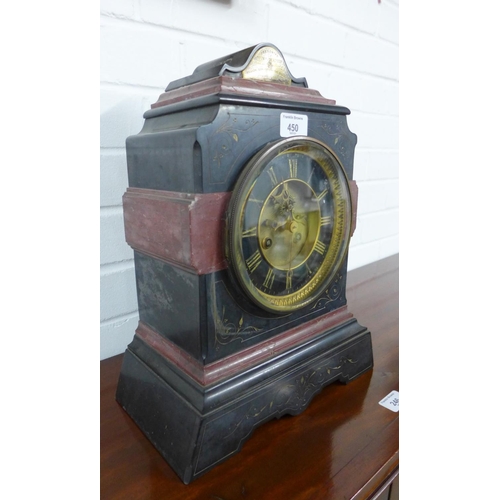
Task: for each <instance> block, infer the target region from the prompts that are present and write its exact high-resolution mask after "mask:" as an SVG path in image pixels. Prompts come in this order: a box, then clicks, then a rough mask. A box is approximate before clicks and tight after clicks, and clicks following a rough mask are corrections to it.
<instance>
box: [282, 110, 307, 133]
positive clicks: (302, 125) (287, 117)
mask: <svg viewBox="0 0 500 500" xmlns="http://www.w3.org/2000/svg"><path fill="white" fill-rule="evenodd" d="M280 135H281V137H292V136H294V135H307V115H297V114H295V113H281V115H280Z"/></svg>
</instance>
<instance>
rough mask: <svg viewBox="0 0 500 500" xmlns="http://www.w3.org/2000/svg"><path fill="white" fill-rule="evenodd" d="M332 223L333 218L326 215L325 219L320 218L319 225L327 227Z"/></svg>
mask: <svg viewBox="0 0 500 500" xmlns="http://www.w3.org/2000/svg"><path fill="white" fill-rule="evenodd" d="M332 222H333V218H332V216H331V215H328V216H327V217H321V220H320V223H319V225H320V226H328V225H329V224H331V223H332Z"/></svg>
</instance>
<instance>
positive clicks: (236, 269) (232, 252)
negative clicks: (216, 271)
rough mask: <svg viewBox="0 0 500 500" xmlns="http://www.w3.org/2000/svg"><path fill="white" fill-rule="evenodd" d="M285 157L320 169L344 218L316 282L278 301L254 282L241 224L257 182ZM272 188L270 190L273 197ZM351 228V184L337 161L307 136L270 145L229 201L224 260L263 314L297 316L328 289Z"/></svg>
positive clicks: (336, 225)
mask: <svg viewBox="0 0 500 500" xmlns="http://www.w3.org/2000/svg"><path fill="white" fill-rule="evenodd" d="M315 151H318V152H321V155H322V156H323V157H322V159H321V158H320V159H318V157H315V156H314V152H315ZM285 152H286V153H289V152H295V153H301V154H307V155H308V156H310V157H312V158H313V159H314V160H315V161H316V162H317V163H318V164H319V165H320V167H321V168H322V169H323V171H324V172H325V175H326V177H327V178H328V180H329V182H330V187H331V196H332V199H333V204H334V206H335V207H336V212H337V213H338V214H339V215H340V217H337V218H336V219H335V220H334V222H333V225H334V227H333V228H332V237H331V241H330V244H329V246H328V249H327V251H326V256H325V258H324V260H323V261H322V262H321V264H320V265H319V267H318V269H317V270H316V271H315V272H314V274H313V275H312V278H311V279H310V280H309V281H308V282H307V283H306V284H305V285H304V286H303V287H301V288H300V289H298V290H296V291H295V292H293V293H291V294H288V295H282V296H275V295H269V294H266V293H265V292H263V291H261V290H260V289H259V288H257V287H256V286H255V285H254V283H253V282H252V280H251V278H250V273H249V272H248V269H247V266H246V264H245V261H244V258H243V250H242V245H241V242H242V223H241V221H242V217H243V215H244V213H245V207H246V204H247V203H248V200H249V198H250V196H251V193H252V190H253V187H254V186H255V183H256V181H257V179H258V178H259V176H260V175H261V173H262V172H263V171H264V169H265V168H266V166H267V165H269V163H270V162H271V161H272V160H273V159H274V158H276V157H278V156H279V155H281V154H284V153H285ZM318 154H319V153H318ZM328 160H330V161H328ZM273 189H274V187H271V186H270V190H269V193H271V192H272V190H273ZM311 189H312V188H311ZM263 206H264V205H263ZM259 217H260V216H259ZM339 219H340V220H339ZM351 227H352V201H351V193H350V189H349V179H348V177H347V174H346V172H345V169H344V167H343V165H342V163H341V162H340V160H339V158H338V156H337V155H336V154H335V153H334V152H333V151H332V150H331V149H330V148H329V147H328V146H327V145H326V144H324V143H323V142H321V141H319V140H317V139H313V138H311V137H306V136H295V137H290V138H287V139H281V140H279V141H276V142H274V143H270V144H268V145H266V146H265V147H264V148H262V149H261V150H260V151H259V152H258V153H257V154H255V155H254V156H253V157H252V158H251V159H250V160H249V162H248V163H247V165H246V166H245V168H244V169H243V171H242V173H241V174H240V177H239V179H238V181H237V183H236V186H235V188H234V190H233V194H232V196H231V200H230V203H229V208H228V223H227V231H226V258H227V260H228V262H229V269H230V272H231V273H232V274H233V276H235V277H236V280H237V281H238V283H239V285H240V286H241V288H242V289H243V290H244V292H245V293H246V295H247V296H248V297H249V299H250V300H252V302H254V303H255V304H256V305H258V306H259V307H261V308H263V309H264V310H266V311H268V312H273V313H281V314H284V313H290V312H293V311H296V310H298V309H301V308H303V307H305V306H307V305H308V304H311V303H312V302H314V301H315V300H316V299H318V298H319V296H320V295H321V294H322V293H323V292H324V291H325V290H326V289H327V288H328V286H329V284H330V282H331V280H332V279H333V277H334V276H335V274H336V273H337V271H338V269H339V268H340V266H341V264H342V262H343V261H344V259H345V257H346V255H347V251H348V246H349V239H350V235H351ZM259 248H260V242H259ZM263 258H264V256H263Z"/></svg>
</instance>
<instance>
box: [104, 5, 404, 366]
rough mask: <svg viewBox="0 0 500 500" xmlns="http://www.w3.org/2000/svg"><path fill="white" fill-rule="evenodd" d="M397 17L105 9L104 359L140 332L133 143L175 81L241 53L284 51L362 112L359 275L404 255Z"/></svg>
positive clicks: (368, 12) (281, 9) (381, 12)
mask: <svg viewBox="0 0 500 500" xmlns="http://www.w3.org/2000/svg"><path fill="white" fill-rule="evenodd" d="M398 16H399V3H398V1H397V0H381V2H380V3H379V1H378V0H315V1H314V2H310V1H309V0H307V1H306V0H252V1H251V2H250V1H248V0H101V40H100V45H101V128H100V130H101V359H104V358H106V357H109V356H113V355H115V354H118V353H120V352H123V351H124V349H125V347H126V345H127V344H128V343H129V342H130V341H131V339H132V336H133V333H134V330H135V328H136V326H137V320H138V315H137V300H136V289H135V278H134V263H133V253H132V251H131V249H130V248H129V247H128V246H127V245H126V243H125V240H124V231H123V212H122V195H123V193H124V191H125V189H126V186H127V176H126V159H125V139H126V137H127V136H129V135H133V134H136V133H138V132H139V131H140V129H141V127H142V124H143V119H142V114H143V113H144V111H146V110H147V109H149V107H150V105H151V103H153V102H155V101H156V99H157V97H158V95H159V94H160V93H161V92H162V91H163V90H164V88H165V87H166V86H167V85H168V83H169V82H170V81H172V80H175V79H178V78H181V77H183V76H187V75H189V74H191V73H192V71H193V70H194V68H195V67H196V66H197V65H199V64H202V63H204V62H207V61H209V60H212V59H215V58H217V57H220V56H223V55H226V54H229V53H231V52H234V51H236V50H239V49H242V48H245V47H248V46H251V45H255V44H256V43H259V42H271V43H274V44H275V45H276V46H277V47H278V48H279V49H280V50H281V51H282V52H283V53H284V55H285V58H286V60H287V63H288V65H289V67H290V70H291V71H292V73H293V75H294V76H296V77H302V76H305V77H306V78H307V81H308V83H309V86H310V87H311V88H314V89H316V90H319V91H320V92H321V94H322V95H323V96H325V97H327V98H332V99H336V100H337V102H338V104H340V105H344V106H347V107H348V108H350V109H351V111H352V114H351V116H349V117H348V123H349V127H350V128H351V130H352V131H353V132H354V133H356V134H357V136H358V145H357V148H356V154H355V164H354V177H355V179H356V180H357V182H358V186H359V213H358V222H357V230H356V233H355V235H354V237H353V239H352V242H351V250H350V255H349V268H350V269H354V268H356V267H359V266H362V265H364V264H368V263H370V262H374V261H376V260H379V259H381V258H383V257H386V256H389V255H392V254H394V253H397V252H398V232H399V227H398V215H399V211H398V203H399V201H398V125H399V121H398V115H399V106H398V102H399V101H398V74H399V68H398V53H399V50H398V39H399V37H398Z"/></svg>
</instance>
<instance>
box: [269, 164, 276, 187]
mask: <svg viewBox="0 0 500 500" xmlns="http://www.w3.org/2000/svg"><path fill="white" fill-rule="evenodd" d="M267 174H268V175H269V177H270V178H271V182H272V183H273V186H277V185H278V178H277V177H276V174H275V173H274V170H273V167H269V170H267Z"/></svg>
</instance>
